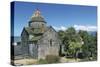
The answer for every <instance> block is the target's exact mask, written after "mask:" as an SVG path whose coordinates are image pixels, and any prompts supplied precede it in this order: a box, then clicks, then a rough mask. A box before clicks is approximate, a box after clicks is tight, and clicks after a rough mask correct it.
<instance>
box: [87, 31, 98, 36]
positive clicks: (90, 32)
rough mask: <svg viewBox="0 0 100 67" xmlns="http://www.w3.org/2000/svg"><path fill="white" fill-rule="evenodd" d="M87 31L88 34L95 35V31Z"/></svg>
mask: <svg viewBox="0 0 100 67" xmlns="http://www.w3.org/2000/svg"><path fill="white" fill-rule="evenodd" d="M88 33H89V34H90V35H93V36H95V35H96V34H97V31H88Z"/></svg>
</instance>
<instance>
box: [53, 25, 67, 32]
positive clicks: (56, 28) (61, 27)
mask: <svg viewBox="0 0 100 67" xmlns="http://www.w3.org/2000/svg"><path fill="white" fill-rule="evenodd" d="M53 28H54V29H55V30H56V31H58V30H63V31H65V30H66V29H67V28H66V27H65V26H60V27H56V26H53Z"/></svg>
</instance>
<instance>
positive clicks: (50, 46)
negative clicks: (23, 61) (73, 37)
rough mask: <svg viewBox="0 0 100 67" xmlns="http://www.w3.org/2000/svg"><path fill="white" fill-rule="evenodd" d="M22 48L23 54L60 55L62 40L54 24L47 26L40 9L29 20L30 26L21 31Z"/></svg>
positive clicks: (33, 56)
mask: <svg viewBox="0 0 100 67" xmlns="http://www.w3.org/2000/svg"><path fill="white" fill-rule="evenodd" d="M21 48H22V54H23V56H24V57H25V56H30V57H32V58H35V59H40V58H42V59H44V58H45V57H46V56H47V55H55V56H59V50H60V40H59V37H58V34H57V32H56V31H55V30H54V29H53V28H52V26H49V27H48V26H47V25H46V22H45V20H44V18H43V17H42V16H41V14H40V11H39V10H36V11H35V14H34V15H33V16H32V17H31V20H30V21H29V26H28V27H25V28H23V31H22V33H21Z"/></svg>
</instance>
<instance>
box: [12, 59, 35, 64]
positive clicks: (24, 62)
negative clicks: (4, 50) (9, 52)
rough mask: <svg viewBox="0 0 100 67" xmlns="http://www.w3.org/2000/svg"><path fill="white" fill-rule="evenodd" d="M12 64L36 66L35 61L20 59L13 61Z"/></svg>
mask: <svg viewBox="0 0 100 67" xmlns="http://www.w3.org/2000/svg"><path fill="white" fill-rule="evenodd" d="M14 63H15V64H16V65H31V64H36V63H37V60H36V59H20V60H15V61H14Z"/></svg>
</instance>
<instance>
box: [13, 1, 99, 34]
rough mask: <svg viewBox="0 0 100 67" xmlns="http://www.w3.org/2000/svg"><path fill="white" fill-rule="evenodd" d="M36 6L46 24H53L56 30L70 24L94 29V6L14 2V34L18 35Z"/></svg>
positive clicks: (77, 27) (95, 18) (95, 12)
mask: <svg viewBox="0 0 100 67" xmlns="http://www.w3.org/2000/svg"><path fill="white" fill-rule="evenodd" d="M37 8H38V9H39V10H40V11H41V14H42V16H43V17H44V19H45V21H46V22H47V25H51V26H53V27H54V28H55V29H56V30H60V29H63V30H64V29H65V28H68V27H70V26H73V27H75V28H76V29H83V30H96V27H97V7H96V6H80V5H64V4H43V3H31V2H15V8H14V9H15V13H14V15H15V17H14V35H15V36H20V34H21V32H22V29H23V27H24V26H27V25H28V21H29V20H30V18H31V16H32V15H33V13H34V11H35V10H36V9H37Z"/></svg>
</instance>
